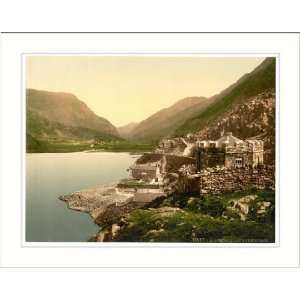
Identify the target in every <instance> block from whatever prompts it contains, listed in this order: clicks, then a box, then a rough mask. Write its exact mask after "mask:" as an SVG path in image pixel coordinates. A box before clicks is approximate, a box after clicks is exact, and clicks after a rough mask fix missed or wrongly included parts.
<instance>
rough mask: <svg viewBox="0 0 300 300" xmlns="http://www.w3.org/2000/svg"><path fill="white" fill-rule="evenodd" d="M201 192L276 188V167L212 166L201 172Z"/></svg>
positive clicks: (220, 192) (217, 192)
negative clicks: (231, 167)
mask: <svg viewBox="0 0 300 300" xmlns="http://www.w3.org/2000/svg"><path fill="white" fill-rule="evenodd" d="M199 175H200V176H199V193H200V194H222V193H228V192H235V191H241V190H245V189H249V188H257V189H272V190H274V189H275V168H274V167H273V166H261V167H259V168H236V169H226V168H211V169H207V170H203V171H201V172H200V174H199Z"/></svg>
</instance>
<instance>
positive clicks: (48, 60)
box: [26, 56, 264, 126]
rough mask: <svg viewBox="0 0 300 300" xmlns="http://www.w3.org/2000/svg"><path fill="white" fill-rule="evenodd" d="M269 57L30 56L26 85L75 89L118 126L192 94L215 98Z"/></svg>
mask: <svg viewBox="0 0 300 300" xmlns="http://www.w3.org/2000/svg"><path fill="white" fill-rule="evenodd" d="M263 60H264V58H263V57H203V56H202V57H200V56H27V57H26V87H27V88H32V89H38V90H47V91H52V92H67V93H72V94H74V95H76V96H77V97H78V99H80V100H81V101H83V102H85V103H86V104H87V105H88V107H89V108H90V109H92V110H93V111H94V112H95V113H96V114H97V115H99V116H101V117H104V118H106V119H108V120H109V121H110V122H111V123H112V124H113V125H115V126H122V125H126V124H128V123H130V122H140V121H142V120H144V119H145V118H147V117H149V116H150V115H152V114H153V113H155V112H157V111H159V110H161V109H163V108H165V107H168V106H170V105H172V104H174V103H175V102H176V101H178V100H180V99H182V98H185V97H191V96H204V97H210V96H213V95H215V94H217V93H219V92H221V91H222V90H223V89H225V88H227V87H228V86H229V85H231V84H232V83H234V82H235V81H237V80H238V79H239V78H240V77H241V76H242V75H244V74H245V73H249V72H251V71H252V70H253V69H254V68H255V67H256V66H258V65H259V64H260V63H261V62H262V61H263Z"/></svg>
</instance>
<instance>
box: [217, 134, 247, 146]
mask: <svg viewBox="0 0 300 300" xmlns="http://www.w3.org/2000/svg"><path fill="white" fill-rule="evenodd" d="M216 142H217V145H218V146H221V145H222V144H223V143H226V144H228V146H236V144H244V143H245V142H244V141H242V140H240V139H238V138H237V137H235V136H233V135H232V133H231V132H227V133H225V134H224V135H223V136H222V137H221V138H219V139H218V140H217V141H216Z"/></svg>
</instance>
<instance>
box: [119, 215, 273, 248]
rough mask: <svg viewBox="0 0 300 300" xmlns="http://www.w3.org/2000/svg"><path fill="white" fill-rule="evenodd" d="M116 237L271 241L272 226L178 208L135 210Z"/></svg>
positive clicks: (142, 239)
mask: <svg viewBox="0 0 300 300" xmlns="http://www.w3.org/2000/svg"><path fill="white" fill-rule="evenodd" d="M127 222H128V225H127V227H126V229H125V230H123V231H122V232H121V234H120V235H119V237H118V239H117V240H118V241H126V242H149V241H151V242H232V243H247V242H248V243H253V242H256V243H259V242H264V243H265V242H269V243H271V242H274V239H275V237H274V234H275V233H274V226H273V225H272V224H261V223H257V222H254V221H250V222H243V221H239V220H234V221H229V220H226V219H222V218H212V217H210V216H207V215H203V214H200V213H195V212H191V211H186V210H181V211H178V212H174V213H171V214H168V213H156V212H155V211H149V210H148V211H147V210H136V211H134V212H133V213H132V214H131V215H130V217H129V218H128V219H127Z"/></svg>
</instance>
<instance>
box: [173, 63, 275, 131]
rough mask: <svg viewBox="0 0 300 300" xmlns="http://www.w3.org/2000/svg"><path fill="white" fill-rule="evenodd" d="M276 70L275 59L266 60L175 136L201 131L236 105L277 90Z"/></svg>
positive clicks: (212, 102) (224, 92) (217, 97)
mask: <svg viewBox="0 0 300 300" xmlns="http://www.w3.org/2000/svg"><path fill="white" fill-rule="evenodd" d="M275 69H276V63H275V58H267V59H265V60H264V61H263V62H262V63H261V64H260V65H259V66H258V67H257V68H256V69H254V70H253V71H252V72H251V73H249V74H246V75H244V76H243V77H242V78H241V79H240V80H238V81H237V82H236V83H235V84H234V85H232V86H230V87H229V88H228V89H226V90H224V91H223V92H221V93H220V94H219V95H216V96H214V97H213V98H212V99H211V100H212V101H211V103H210V104H209V105H208V106H207V107H206V108H205V109H203V110H201V111H200V112H198V113H197V114H196V115H195V116H193V117H192V118H189V119H187V120H186V121H185V122H184V123H183V124H182V125H181V126H179V127H178V128H177V129H176V131H175V133H174V136H182V135H185V134H187V133H190V132H191V133H193V132H196V131H199V130H201V129H202V128H204V127H205V126H207V125H209V124H210V123H211V122H212V121H213V120H215V119H216V118H217V117H219V116H221V115H222V114H223V113H225V112H226V111H228V110H229V109H231V108H232V107H233V106H234V105H236V104H239V103H242V102H243V101H246V100H247V99H249V98H250V97H252V96H256V95H258V94H259V93H261V92H264V91H266V90H268V89H275V81H276V76H275V74H276V72H275V71H276V70H275Z"/></svg>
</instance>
